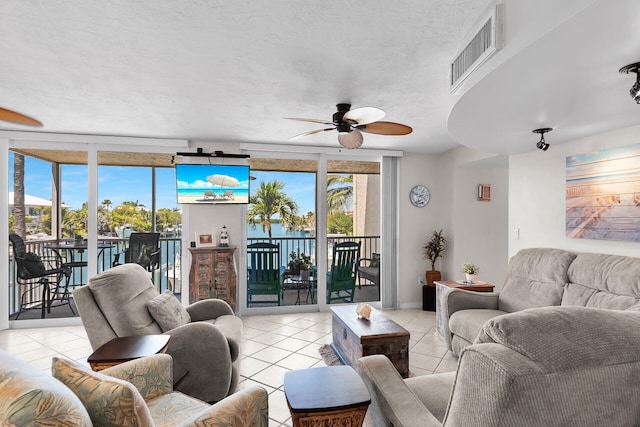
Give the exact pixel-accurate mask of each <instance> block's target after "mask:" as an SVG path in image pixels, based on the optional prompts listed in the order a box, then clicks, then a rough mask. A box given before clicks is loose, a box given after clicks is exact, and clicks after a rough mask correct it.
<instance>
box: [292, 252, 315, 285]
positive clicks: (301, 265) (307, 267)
mask: <svg viewBox="0 0 640 427" xmlns="http://www.w3.org/2000/svg"><path fill="white" fill-rule="evenodd" d="M289 271H290V272H291V274H293V275H295V276H297V275H300V276H306V279H308V278H309V276H310V275H311V257H310V256H309V255H307V254H304V253H296V252H294V251H292V252H291V253H290V254H289Z"/></svg>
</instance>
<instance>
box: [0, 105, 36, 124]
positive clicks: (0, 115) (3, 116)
mask: <svg viewBox="0 0 640 427" xmlns="http://www.w3.org/2000/svg"><path fill="white" fill-rule="evenodd" d="M0 121H5V122H13V123H18V124H21V125H29V126H42V123H40V122H39V121H38V120H36V119H32V118H31V117H29V116H25V115H24V114H20V113H16V112H15V111H12V110H7V109H6V108H2V107H0Z"/></svg>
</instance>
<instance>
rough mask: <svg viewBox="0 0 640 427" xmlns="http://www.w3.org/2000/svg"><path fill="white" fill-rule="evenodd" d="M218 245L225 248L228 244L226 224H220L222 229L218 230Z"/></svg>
mask: <svg viewBox="0 0 640 427" xmlns="http://www.w3.org/2000/svg"><path fill="white" fill-rule="evenodd" d="M220 246H221V247H223V248H226V247H228V246H229V233H228V232H227V226H226V225H223V226H222V231H221V232H220Z"/></svg>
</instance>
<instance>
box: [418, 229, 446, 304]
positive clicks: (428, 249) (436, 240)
mask: <svg viewBox="0 0 640 427" xmlns="http://www.w3.org/2000/svg"><path fill="white" fill-rule="evenodd" d="M445 242H446V240H445V238H444V237H443V236H442V230H440V231H434V232H433V234H432V235H431V238H430V239H429V241H428V242H427V243H425V245H424V246H423V248H424V256H425V258H427V259H428V260H429V261H430V262H431V270H427V272H426V273H425V279H426V283H425V284H423V285H422V309H423V310H426V311H436V287H435V286H436V285H435V284H434V282H437V281H438V280H441V279H442V275H441V274H440V272H439V271H438V270H436V261H437V260H438V258H441V257H442V255H443V254H444V244H445Z"/></svg>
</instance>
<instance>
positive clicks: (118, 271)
mask: <svg viewBox="0 0 640 427" xmlns="http://www.w3.org/2000/svg"><path fill="white" fill-rule="evenodd" d="M166 297H169V298H166ZM73 298H74V300H75V302H76V305H77V307H78V311H79V312H80V317H81V318H82V323H83V325H84V327H85V330H86V331H87V336H88V337H89V341H90V342H91V347H93V349H94V350H95V349H97V348H98V347H100V346H101V345H103V344H104V343H106V342H108V341H110V340H111V339H113V338H115V337H122V336H130V335H153V334H163V333H164V334H168V335H171V339H170V340H169V345H168V347H167V354H169V355H171V356H172V357H173V365H174V366H173V380H174V386H175V388H176V390H178V391H180V392H182V393H185V394H188V395H189V396H192V397H195V398H197V399H200V400H203V401H205V402H217V401H220V400H222V399H224V397H225V396H227V395H229V394H231V393H233V392H234V391H235V389H236V386H237V384H238V376H239V371H238V368H239V363H240V359H241V357H242V356H241V354H240V351H241V349H240V345H241V340H242V329H243V325H242V320H241V319H240V318H239V317H236V316H234V314H233V311H232V310H231V307H230V306H229V304H227V303H226V302H224V301H222V300H216V299H208V300H202V301H198V302H196V303H194V304H191V305H190V306H188V307H182V306H181V305H180V303H179V302H178V301H177V299H176V298H175V297H173V296H172V295H169V294H162V295H158V292H157V291H156V289H155V288H154V286H153V283H152V282H151V278H150V276H149V273H148V272H147V271H146V270H145V269H144V268H142V267H141V266H139V265H138V264H123V265H119V266H117V267H114V268H111V269H110V270H107V271H105V272H103V273H100V274H98V275H96V276H94V277H92V278H91V279H90V280H89V284H88V285H87V286H83V287H81V288H77V289H75V290H74V291H73ZM152 300H153V301H154V303H164V306H166V307H167V310H164V313H165V314H167V312H168V314H172V313H174V312H176V313H177V315H176V318H174V319H171V318H170V317H169V316H168V315H167V316H165V317H164V318H160V317H159V316H158V314H157V313H156V312H157V311H158V310H157V307H158V304H154V303H151V305H154V307H155V308H156V312H154V315H155V316H156V317H154V315H152V314H151V312H150V302H151V301H152ZM172 304H173V305H172ZM161 307H163V305H161ZM151 310H153V308H151ZM187 313H188V315H187ZM158 319H160V322H159V321H158Z"/></svg>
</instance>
